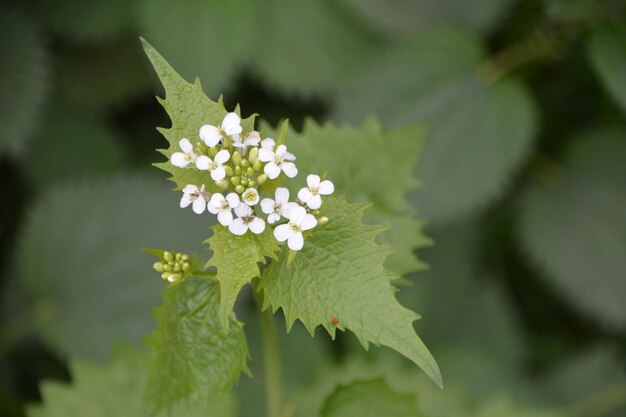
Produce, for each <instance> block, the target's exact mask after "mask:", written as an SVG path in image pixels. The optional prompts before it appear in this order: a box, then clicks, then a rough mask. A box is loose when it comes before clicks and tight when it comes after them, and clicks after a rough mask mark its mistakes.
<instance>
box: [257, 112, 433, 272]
mask: <svg viewBox="0 0 626 417" xmlns="http://www.w3.org/2000/svg"><path fill="white" fill-rule="evenodd" d="M266 130H269V132H266ZM267 133H269V134H274V133H275V132H272V131H271V129H264V134H267ZM288 137H289V141H288V148H289V150H290V151H291V152H293V153H294V154H295V155H297V157H298V160H297V162H298V169H299V170H300V172H301V173H303V174H308V173H316V174H320V175H321V174H322V173H323V172H328V178H329V179H330V180H331V181H333V183H334V185H335V188H336V189H337V190H341V192H343V193H345V194H346V195H347V197H348V198H349V199H350V200H354V201H368V202H372V203H373V207H372V209H371V210H369V211H368V212H367V213H366V222H368V223H371V224H386V225H390V226H391V227H390V230H388V231H386V232H384V233H382V234H381V235H380V236H379V239H378V240H379V242H380V243H385V244H389V245H391V246H392V247H393V248H394V249H395V251H394V252H393V253H392V254H391V255H390V256H389V258H388V259H387V261H386V264H385V266H386V267H388V268H389V269H390V270H392V271H394V272H397V273H398V274H406V273H408V272H411V271H416V270H421V269H424V268H425V265H424V264H423V263H422V262H421V261H419V260H418V259H417V258H416V256H415V254H414V251H415V249H417V248H421V247H424V246H428V245H429V244H430V240H429V239H428V238H426V237H425V236H424V235H423V233H422V226H423V223H422V221H421V220H418V219H416V217H415V211H414V209H412V208H411V207H410V206H409V204H408V203H407V201H406V199H405V198H406V195H407V194H408V193H409V192H410V191H413V190H414V189H415V188H416V186H417V181H416V180H415V178H414V177H413V175H412V174H411V171H412V169H413V167H414V166H415V163H416V161H417V159H418V156H419V155H420V153H421V148H422V146H423V142H424V128H423V126H422V125H420V124H416V123H413V124H410V125H407V126H404V127H402V128H398V129H391V130H389V129H384V128H383V127H382V126H381V125H380V123H379V122H378V121H377V120H376V119H375V118H369V119H367V120H366V121H365V122H364V123H363V124H361V125H360V126H358V127H350V126H342V127H336V126H334V125H332V124H330V123H327V124H324V125H323V126H320V125H318V124H317V123H315V122H314V121H313V120H311V119H308V120H307V121H306V122H305V124H304V129H303V130H302V133H297V132H295V131H294V130H293V129H291V130H290V131H289V134H288ZM302 185H304V184H301V183H299V182H295V183H294V188H292V192H293V193H295V192H297V190H298V187H300V186H302Z"/></svg>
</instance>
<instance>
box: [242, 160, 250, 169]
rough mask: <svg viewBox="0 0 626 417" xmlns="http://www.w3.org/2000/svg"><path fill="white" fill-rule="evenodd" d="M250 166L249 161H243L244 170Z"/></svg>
mask: <svg viewBox="0 0 626 417" xmlns="http://www.w3.org/2000/svg"><path fill="white" fill-rule="evenodd" d="M249 166H250V161H248V160H247V159H244V160H243V161H241V167H242V168H248V167H249Z"/></svg>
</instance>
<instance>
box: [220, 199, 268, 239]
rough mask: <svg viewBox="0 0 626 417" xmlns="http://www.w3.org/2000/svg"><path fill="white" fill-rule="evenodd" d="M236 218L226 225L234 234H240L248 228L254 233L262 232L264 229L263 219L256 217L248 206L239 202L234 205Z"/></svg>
mask: <svg viewBox="0 0 626 417" xmlns="http://www.w3.org/2000/svg"><path fill="white" fill-rule="evenodd" d="M235 214H236V215H237V218H236V219H235V220H233V221H232V223H231V224H230V225H229V226H228V230H230V232H231V233H232V234H234V235H238V236H241V235H243V234H244V233H246V232H247V231H248V229H250V231H251V232H252V233H254V234H257V235H258V234H259V233H263V230H265V221H263V219H261V218H260V217H256V216H255V215H254V213H253V212H252V209H251V208H250V206H248V205H246V204H243V203H242V204H239V205H238V206H237V207H235Z"/></svg>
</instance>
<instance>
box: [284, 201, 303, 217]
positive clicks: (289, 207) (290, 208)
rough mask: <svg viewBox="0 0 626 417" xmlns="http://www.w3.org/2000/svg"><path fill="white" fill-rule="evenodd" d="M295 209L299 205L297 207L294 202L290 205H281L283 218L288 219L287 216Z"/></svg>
mask: <svg viewBox="0 0 626 417" xmlns="http://www.w3.org/2000/svg"><path fill="white" fill-rule="evenodd" d="M296 207H300V206H299V205H297V204H296V203H294V202H291V203H285V204H283V206H282V207H281V208H282V210H283V216H285V217H286V218H289V216H291V212H292V211H293V210H294V209H295V208H296Z"/></svg>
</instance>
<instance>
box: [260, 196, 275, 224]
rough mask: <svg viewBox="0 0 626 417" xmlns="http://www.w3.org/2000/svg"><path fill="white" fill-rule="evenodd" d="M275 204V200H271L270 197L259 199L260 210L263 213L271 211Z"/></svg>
mask: <svg viewBox="0 0 626 417" xmlns="http://www.w3.org/2000/svg"><path fill="white" fill-rule="evenodd" d="M275 205H276V202H275V201H274V200H272V199H271V198H264V199H263V200H261V211H263V213H265V214H270V213H273V212H274V206H275ZM270 223H272V222H270Z"/></svg>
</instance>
